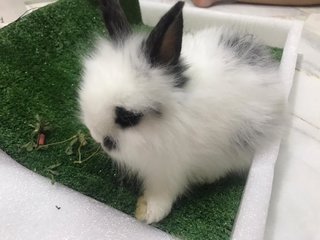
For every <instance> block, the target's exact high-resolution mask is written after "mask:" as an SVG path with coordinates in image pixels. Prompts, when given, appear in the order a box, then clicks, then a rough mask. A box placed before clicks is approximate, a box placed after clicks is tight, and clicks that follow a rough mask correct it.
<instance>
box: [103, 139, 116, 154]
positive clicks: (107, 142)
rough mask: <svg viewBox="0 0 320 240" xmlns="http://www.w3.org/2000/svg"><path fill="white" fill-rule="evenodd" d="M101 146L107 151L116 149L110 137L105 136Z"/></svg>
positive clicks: (114, 142)
mask: <svg viewBox="0 0 320 240" xmlns="http://www.w3.org/2000/svg"><path fill="white" fill-rule="evenodd" d="M103 145H104V146H105V147H106V148H107V149H108V150H109V151H111V150H114V149H116V148H117V142H116V141H115V140H114V139H113V138H112V137H110V136H106V137H105V138H104V139H103Z"/></svg>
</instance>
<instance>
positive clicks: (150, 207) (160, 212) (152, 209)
mask: <svg viewBox="0 0 320 240" xmlns="http://www.w3.org/2000/svg"><path fill="white" fill-rule="evenodd" d="M171 206H172V201H168V200H166V199H161V198H148V199H147V198H145V197H144V196H141V197H140V198H139V199H138V201H137V208H136V212H135V217H136V218H137V219H138V220H140V221H143V222H146V223H147V224H151V223H154V222H159V221H160V220H162V219H163V218H164V217H166V216H167V215H168V214H169V213H170V210H171Z"/></svg>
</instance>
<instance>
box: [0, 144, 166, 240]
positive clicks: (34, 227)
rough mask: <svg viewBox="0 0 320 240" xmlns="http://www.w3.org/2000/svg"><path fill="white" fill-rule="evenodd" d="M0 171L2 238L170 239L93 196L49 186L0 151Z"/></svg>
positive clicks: (26, 239)
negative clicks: (89, 196)
mask: <svg viewBox="0 0 320 240" xmlns="http://www.w3.org/2000/svg"><path fill="white" fill-rule="evenodd" d="M0 176H1V177H0V179H1V184H0V239H1V240H60V239H68V240H91V239H92V240H99V239H101V240H102V239H103V240H107V239H111V240H113V239H120V240H125V239H128V240H129V239H130V240H131V239H137V240H140V239H155V240H156V239H168V240H169V239H172V237H170V236H169V235H167V234H165V233H164V232H161V231H159V230H157V229H155V228H153V227H150V226H148V225H146V224H143V223H140V222H138V221H137V220H136V219H134V218H132V217H130V216H128V215H126V214H124V213H121V212H119V211H117V210H115V209H113V208H110V207H108V206H106V205H105V204H102V203H100V202H98V201H95V200H93V199H92V198H88V197H86V196H84V195H82V194H80V193H77V192H75V191H73V190H71V189H69V188H66V187H64V186H62V185H60V184H55V185H52V184H51V182H50V180H49V179H47V178H44V177H41V176H39V175H38V174H36V173H34V172H32V171H30V170H27V169H26V168H24V167H22V166H21V165H19V164H18V163H16V162H15V161H14V160H12V159H11V158H10V157H9V156H8V155H6V154H5V153H4V152H2V151H1V150H0ZM58 208H60V209H58Z"/></svg>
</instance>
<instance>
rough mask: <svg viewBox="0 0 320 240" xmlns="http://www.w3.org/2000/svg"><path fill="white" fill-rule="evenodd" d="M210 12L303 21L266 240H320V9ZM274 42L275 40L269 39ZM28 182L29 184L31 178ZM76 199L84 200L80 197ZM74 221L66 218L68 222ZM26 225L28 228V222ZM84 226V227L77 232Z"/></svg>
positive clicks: (3, 210) (14, 217) (222, 8)
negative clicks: (288, 122)
mask: <svg viewBox="0 0 320 240" xmlns="http://www.w3.org/2000/svg"><path fill="white" fill-rule="evenodd" d="M0 1H1V0H0ZM150 1H158V2H159V1H164V2H170V3H171V4H172V3H173V2H174V0H150ZM187 6H189V7H192V5H191V3H190V0H189V1H187ZM208 11H213V12H227V13H239V14H246V15H252V16H268V17H270V19H271V18H285V19H299V20H303V21H305V25H304V31H303V35H302V41H301V44H300V50H299V52H300V53H302V54H303V58H302V59H301V62H300V63H299V65H298V67H297V70H296V75H295V81H294V85H293V89H292V92H291V97H290V104H291V113H292V123H291V125H290V126H289V127H290V128H289V132H288V134H287V136H286V137H285V140H284V141H283V144H282V146H281V149H280V155H279V158H278V162H277V164H276V169H275V177H274V184H273V185H274V187H273V192H272V197H271V205H270V210H269V217H268V220H267V228H266V234H265V239H266V240H278V239H280V240H282V239H285V240H287V239H290V240H291V239H292V240H301V239H308V240H309V239H310V240H316V239H320V232H319V226H320V204H319V203H320V191H319V186H320V110H319V109H320V94H319V93H320V61H319V59H320V26H319V22H320V8H319V7H309V8H306V7H305V8H303V7H276V6H264V5H248V4H232V5H219V6H214V7H212V8H209V9H208ZM272 37H274V38H276V37H277V35H275V34H273V35H272ZM0 169H1V164H0ZM16 176H19V175H15V173H13V174H12V181H16ZM1 177H2V176H1V175H0V188H1V187H2V185H3V184H7V183H6V182H4V181H2V178H1ZM29 180H31V181H33V179H31V178H29ZM47 183H48V181H47ZM47 183H46V184H47ZM20 190H21V189H20ZM21 191H22V190H21ZM25 191H28V189H25ZM66 194H68V193H66ZM7 196H9V197H10V195H7V193H5V194H3V193H2V192H1V193H0V199H3V198H5V197H7ZM77 198H80V199H82V198H86V197H84V196H82V195H78V197H77ZM10 204H11V203H10ZM14 207H15V206H13V208H14ZM17 207H18V206H17ZM0 208H1V212H0V218H1V219H2V218H4V217H3V216H5V217H6V218H8V217H9V216H11V220H12V221H15V222H16V223H17V227H16V228H13V230H15V231H19V227H21V225H20V224H21V222H20V220H19V216H20V215H12V213H11V212H10V211H8V210H9V208H8V207H6V208H3V207H2V206H1V203H0ZM46 213H48V212H47V211H44V212H40V213H39V214H44V215H43V217H48V218H49V217H50V218H51V219H52V220H51V221H54V218H52V217H51V216H50V215H46V216H45V214H46ZM32 216H33V215H30V217H32ZM72 216H73V217H75V216H74V215H72ZM76 220H77V219H76V218H70V221H69V222H72V221H76ZM30 223H32V222H30ZM24 224H26V225H28V224H29V222H27V223H24ZM68 224H69V223H68ZM68 224H66V225H64V226H61V229H59V231H67V230H66V229H67V228H68ZM32 226H33V225H32ZM48 226H50V225H48V224H47V225H46V226H43V228H42V229H43V231H44V232H45V231H46V230H48ZM33 227H34V228H33V229H36V227H35V226H33ZM83 227H85V226H81V227H79V229H81V228H83ZM13 230H12V231H13ZM1 231H2V228H1V225H0V239H1V240H2V239H5V240H6V239H8V237H10V235H6V234H5V235H3V232H1ZM32 231H33V230H32ZM32 231H31V232H32ZM6 237H7V238H6ZM24 239H26V238H24ZM41 239H43V236H42V238H41ZM115 239H117V238H115Z"/></svg>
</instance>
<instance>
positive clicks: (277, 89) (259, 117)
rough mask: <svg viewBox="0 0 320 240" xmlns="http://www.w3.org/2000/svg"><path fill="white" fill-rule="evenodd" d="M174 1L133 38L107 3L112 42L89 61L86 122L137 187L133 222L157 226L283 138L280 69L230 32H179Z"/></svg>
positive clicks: (82, 100)
mask: <svg viewBox="0 0 320 240" xmlns="http://www.w3.org/2000/svg"><path fill="white" fill-rule="evenodd" d="M183 6H184V2H181V1H179V2H177V3H176V4H175V5H174V6H173V7H172V8H171V9H170V10H169V11H168V12H167V13H165V15H164V16H162V18H161V19H160V20H159V22H158V23H157V25H156V26H155V27H154V28H153V29H152V30H151V31H150V32H149V33H141V32H140V33H134V32H133V30H132V29H131V26H130V25H129V23H128V21H127V19H126V17H125V14H124V12H123V10H122V9H121V7H120V4H119V2H118V1H117V0H102V1H101V9H102V14H103V19H104V22H105V25H106V28H107V30H108V32H109V36H110V39H104V38H99V39H98V40H97V44H96V46H95V49H94V50H92V51H91V52H90V53H89V54H88V55H87V56H86V57H84V59H83V73H82V76H81V82H80V86H79V96H78V98H79V99H78V100H79V108H80V117H81V120H82V121H83V123H84V125H85V126H86V127H87V128H88V129H89V131H90V134H91V135H92V137H93V139H94V140H95V141H96V142H97V143H99V144H101V146H102V148H103V149H104V151H105V152H106V153H107V154H108V155H109V156H110V157H111V158H112V159H113V161H114V162H115V163H116V164H117V165H118V166H119V167H120V168H122V167H123V168H124V169H127V170H128V171H126V172H128V174H129V175H130V174H132V173H134V174H135V175H137V176H138V178H139V179H140V180H141V182H142V184H141V193H142V194H141V196H140V197H139V198H138V200H137V206H136V211H135V216H136V218H137V219H138V220H140V221H143V222H145V223H147V224H151V223H155V222H159V221H160V220H162V219H163V218H165V217H166V216H167V215H168V214H169V213H170V211H171V208H172V205H173V203H174V202H175V201H176V200H177V198H178V197H180V196H181V195H183V194H184V193H185V192H186V191H187V190H188V189H190V187H191V186H193V185H195V184H197V185H198V184H205V183H213V182H215V181H216V180H217V179H220V178H222V177H225V176H226V175H227V174H230V173H241V172H244V171H247V170H248V169H249V167H250V164H251V162H252V158H253V156H254V152H255V150H256V149H257V148H258V147H261V146H263V145H264V144H267V143H269V142H272V139H273V138H274V137H275V136H277V135H278V134H280V132H281V129H282V125H283V124H282V121H283V118H284V113H285V111H284V109H285V105H286V104H285V94H284V91H283V86H282V84H281V81H280V79H279V76H278V64H277V61H276V60H274V59H273V58H272V56H271V53H270V50H269V48H267V47H265V46H264V45H263V44H262V43H261V42H260V41H259V40H257V38H256V37H255V36H253V35H252V34H248V33H246V32H245V31H236V30H234V29H225V28H223V27H219V28H205V29H203V30H200V31H198V32H192V33H191V32H190V33H183V16H182V9H183Z"/></svg>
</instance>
